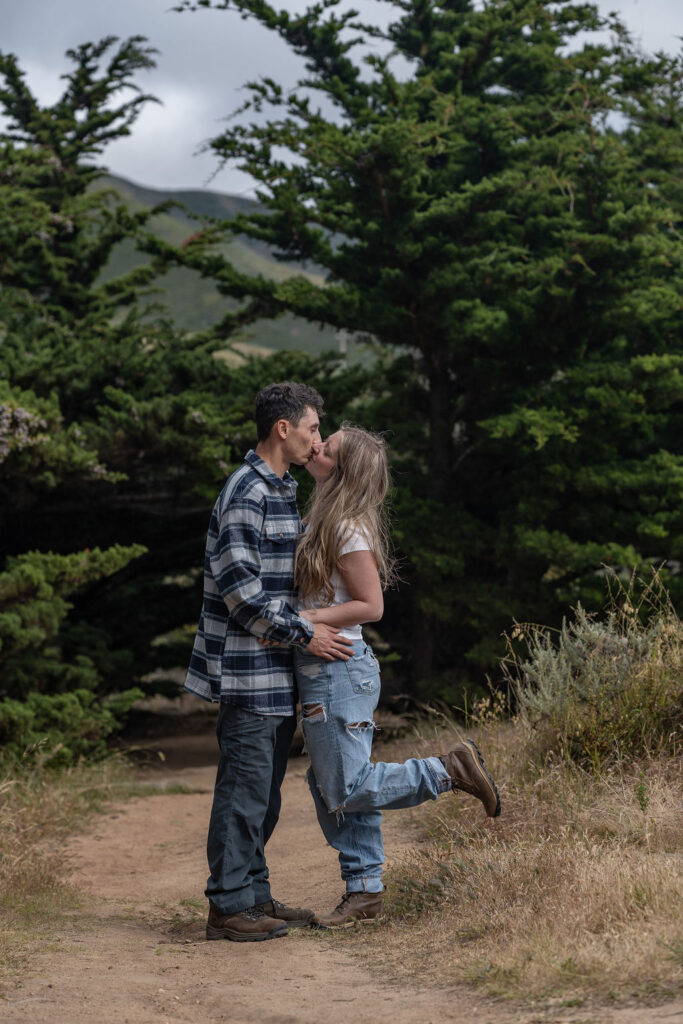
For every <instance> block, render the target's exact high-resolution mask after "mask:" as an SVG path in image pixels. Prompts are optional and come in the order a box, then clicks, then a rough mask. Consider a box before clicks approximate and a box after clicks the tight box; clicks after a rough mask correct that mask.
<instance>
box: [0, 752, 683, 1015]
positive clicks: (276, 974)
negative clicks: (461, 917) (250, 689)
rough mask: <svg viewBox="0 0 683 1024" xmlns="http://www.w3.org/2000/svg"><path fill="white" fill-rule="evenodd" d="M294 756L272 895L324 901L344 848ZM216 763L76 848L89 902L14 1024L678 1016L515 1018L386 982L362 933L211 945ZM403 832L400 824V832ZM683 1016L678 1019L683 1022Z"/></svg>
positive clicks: (406, 818)
mask: <svg viewBox="0 0 683 1024" xmlns="http://www.w3.org/2000/svg"><path fill="white" fill-rule="evenodd" d="M304 770H305V762H304V761H303V759H301V760H299V759H297V760H295V761H294V762H293V763H292V765H291V766H290V770H289V773H288V776H287V780H286V783H285V788H284V794H283V813H282V818H281V821H280V824H279V826H278V829H277V830H276V833H275V835H274V837H273V840H272V842H271V844H270V846H269V857H268V860H269V865H270V870H271V878H272V881H273V889H274V894H275V895H276V896H277V897H278V898H279V899H282V900H283V901H285V902H289V903H293V904H296V905H302V906H311V907H313V908H314V909H327V908H331V907H332V906H334V904H335V903H336V902H337V899H338V897H339V895H340V893H341V886H340V882H339V875H338V865H337V861H336V855H335V854H334V852H333V851H332V850H330V849H329V847H327V846H326V845H325V842H324V840H323V838H322V836H321V834H320V831H319V829H318V826H317V823H316V821H315V816H314V812H313V805H312V802H311V799H310V794H309V793H308V790H307V787H306V784H305V781H304ZM213 775H214V771H213V769H212V768H192V769H187V770H185V771H183V772H180V773H172V774H169V775H167V776H166V782H167V784H168V783H170V782H182V783H183V784H185V785H188V786H190V787H191V788H192V790H193V791H192V792H191V793H189V794H182V793H177V792H175V793H171V792H169V793H165V794H163V795H160V796H155V797H147V798H143V799H137V800H133V801H131V802H130V803H128V804H126V805H124V806H122V807H121V808H119V809H118V810H116V811H115V812H111V813H110V814H109V815H108V816H105V817H102V818H98V819H96V821H95V823H94V828H93V830H92V831H91V832H90V833H88V834H85V835H82V836H79V837H76V838H75V839H74V840H73V841H72V843H71V844H70V848H69V853H70V857H71V861H72V864H73V875H74V879H75V880H76V881H77V883H78V885H79V886H80V887H81V888H82V889H83V890H84V891H86V892H87V893H89V894H91V896H92V898H90V899H89V900H88V901H87V904H86V906H85V907H84V909H83V910H81V911H79V912H78V914H77V915H74V916H73V918H72V919H71V920H70V922H69V926H68V929H67V930H66V932H64V933H62V931H61V930H60V934H59V935H58V936H56V937H55V939H56V941H55V946H54V947H53V948H52V949H51V950H48V951H46V952H45V953H44V954H43V956H42V957H41V960H40V962H39V964H38V971H39V972H40V973H39V974H38V973H36V974H35V975H34V976H31V977H27V978H25V979H24V981H23V982H22V983H21V984H20V986H19V987H18V988H17V989H15V990H14V991H13V992H11V993H9V994H8V998H7V999H6V1000H5V1001H4V1002H3V1003H2V1004H0V1020H1V1021H3V1022H4V1024H20V1022H21V1024H27V1022H29V1021H30V1022H31V1024H48V1022H49V1024H91V1022H92V1024H94V1022H98V1024H99V1022H102V1024H110V1022H111V1024H198V1022H201V1024H214V1022H223V1021H228V1022H230V1024H251V1022H259V1024H321V1022H322V1024H342V1022H344V1024H348V1022H353V1024H431V1022H433V1024H444V1022H452V1024H465V1022H467V1024H473V1022H474V1024H508V1022H512V1021H524V1022H529V1024H531V1022H537V1021H538V1022H541V1021H550V1020H558V1019H561V1020H563V1021H567V1022H568V1021H570V1020H574V1021H576V1022H577V1024H578V1021H581V1024H589V1022H590V1024H612V1022H618V1024H650V1022H652V1024H655V1022H656V1024H673V1022H674V1021H675V1020H676V1017H677V1015H676V1013H675V1012H674V1013H673V1014H672V1010H674V1011H675V1008H674V1007H672V1006H671V1005H669V1006H668V1007H662V1008H661V1010H647V1009H640V1010H633V1011H628V1010H627V1011H621V1012H619V1013H618V1014H616V1013H612V1012H610V1011H607V1012H605V1013H603V1012H599V1013H597V1014H590V1013H589V1014H587V1013H586V1009H585V1008H584V1009H583V1011H582V1012H577V1011H573V1013H572V1012H571V1011H565V1012H564V1014H563V1015H562V1016H561V1017H560V1018H558V1017H557V1016H556V1015H555V1014H552V1015H549V1014H547V1013H546V1012H541V1011H539V1012H536V1013H532V1012H530V1011H526V1012H522V1011H519V1012H512V1011H509V1010H507V1009H505V1008H502V1007H501V1006H499V1005H496V1004H492V1003H487V1002H485V1001H483V1000H481V999H478V998H477V997H476V996H473V995H471V994H470V993H464V992H462V991H460V990H455V989H453V988H451V989H445V988H434V987H430V988H416V987H415V985H414V984H411V985H410V986H407V985H406V986H397V985H395V984H392V985H389V984H387V983H386V982H384V981H383V980H382V977H381V975H380V974H379V973H378V972H377V970H376V969H375V970H374V971H373V970H371V969H368V968H367V967H366V966H365V965H364V964H363V963H362V961H361V960H360V959H359V957H358V956H357V955H354V952H353V937H352V936H349V935H348V934H347V935H344V936H342V937H340V936H338V935H334V934H330V933H325V932H319V931H317V932H314V931H309V930H307V931H305V932H303V933H301V932H298V933H296V932H295V933H290V935H289V936H287V937H285V938H282V939H277V940H273V941H271V942H263V943H247V944H242V943H232V942H210V943H207V942H205V941H204V939H203V932H204V920H205V907H204V901H203V896H202V892H203V888H204V884H205V875H206V869H205V863H204V845H205V838H206V826H207V822H208V817H209V808H210V803H211V790H212V784H213ZM415 814H416V812H406V813H405V814H404V813H401V816H400V822H399V820H398V817H397V816H396V815H394V816H393V817H392V816H389V825H388V828H387V831H386V836H385V840H386V847H387V852H388V855H389V857H391V856H392V855H395V854H396V852H397V850H399V849H400V848H401V846H404V845H406V844H409V843H410V842H411V841H413V842H414V841H415V840H416V837H415V830H414V828H412V827H411V822H414V821H416V817H415ZM399 826H400V827H399ZM678 1020H681V1018H680V1017H678Z"/></svg>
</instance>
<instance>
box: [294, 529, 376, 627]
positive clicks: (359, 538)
mask: <svg viewBox="0 0 683 1024" xmlns="http://www.w3.org/2000/svg"><path fill="white" fill-rule="evenodd" d="M340 530H341V532H342V536H344V534H346V540H345V541H344V543H343V544H342V546H341V549H340V551H339V555H340V556H341V555H348V554H350V553H351V552H352V551H372V548H371V547H370V543H369V541H368V538H367V535H366V534H365V533H364V532H363V531H362V530H358V529H356V527H354V526H347V525H346V524H344V523H342V526H341V527H340ZM330 584H331V586H332V589H333V590H334V597H333V599H332V601H331V602H330V604H329V605H327V604H325V605H323V604H322V603H321V602H320V601H318V600H316V599H315V598H311V597H309V598H307V599H306V601H299V608H300V609H301V608H333V607H335V606H336V605H338V604H346V602H347V601H352V600H353V598H352V597H351V594H350V593H349V592H348V590H347V589H346V587H345V586H344V581H343V579H342V578H341V575H340V574H339V573H338V572H336V571H334V572H333V573H332V575H331V576H330ZM339 632H340V634H341V636H345V637H348V639H349V640H362V639H363V630H362V629H361V627H360V625H357V626H344V627H343V628H342V629H340V630H339Z"/></svg>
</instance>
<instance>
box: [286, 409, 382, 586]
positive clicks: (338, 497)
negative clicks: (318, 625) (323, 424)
mask: <svg viewBox="0 0 683 1024" xmlns="http://www.w3.org/2000/svg"><path fill="white" fill-rule="evenodd" d="M340 434H341V437H340V439H339V448H338V449H337V464H336V466H335V467H334V469H333V471H332V473H331V474H330V477H329V479H327V480H326V481H325V483H323V484H319V485H318V486H317V487H316V488H315V489H314V491H313V494H312V496H311V500H310V503H309V506H308V509H307V512H306V515H305V517H304V522H305V523H306V526H307V530H306V533H305V534H304V536H303V539H302V540H301V542H300V543H299V546H298V548H297V552H296V559H295V563H294V580H295V583H296V585H297V587H298V589H299V597H300V598H302V599H303V600H306V598H310V597H314V598H315V599H316V600H318V601H320V602H321V604H327V605H329V604H330V603H331V602H332V600H333V599H334V590H333V588H332V585H331V583H330V577H331V576H332V572H333V571H334V570H335V569H336V571H337V572H339V571H340V569H341V566H340V555H339V552H340V550H341V548H342V545H343V544H344V542H345V541H346V540H347V539H348V537H349V534H350V533H351V532H352V531H353V530H360V531H361V532H362V533H364V534H365V535H366V537H367V539H368V542H369V546H370V550H371V551H372V554H373V557H374V559H375V562H376V563H377V569H378V571H379V577H380V581H381V583H382V587H387V586H389V585H390V584H391V583H393V582H394V580H395V578H396V576H395V572H394V559H393V558H392V556H391V553H390V549H389V529H388V523H387V514H386V507H385V506H386V498H387V492H388V490H389V486H390V483H391V479H390V476H389V460H388V458H387V448H386V444H385V442H384V438H383V437H381V436H380V435H379V434H373V433H372V432H371V431H369V430H362V429H361V428H360V427H354V426H351V424H349V423H342V425H341V427H340Z"/></svg>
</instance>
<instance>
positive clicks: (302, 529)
mask: <svg viewBox="0 0 683 1024" xmlns="http://www.w3.org/2000/svg"><path fill="white" fill-rule="evenodd" d="M322 412H323V400H322V398H321V396H320V395H319V394H318V392H317V391H316V390H315V389H314V388H311V387H307V386H305V385H303V384H297V383H292V382H284V383H279V384H271V385H269V386H268V387H266V388H264V389H263V390H262V391H260V392H259V394H258V395H257V397H256V409H255V420H256V432H257V445H256V448H255V449H253V450H251V451H249V452H247V454H246V455H245V457H244V461H243V463H242V465H241V466H240V467H239V469H237V470H235V472H234V473H233V474H232V475H231V476H230V477H229V479H228V480H227V482H226V484H225V486H224V488H223V490H222V491H221V493H220V495H219V496H218V499H217V501H216V504H215V506H214V508H213V512H212V514H211V520H210V524H209V531H208V537H207V543H206V554H205V560H204V597H203V603H202V612H201V617H200V620H199V626H198V629H197V635H196V639H195V643H194V649H193V652H192V657H191V660H190V667H189V670H188V674H187V680H186V682H185V689H186V690H188V691H189V692H190V693H194V694H196V695H197V696H199V697H201V698H203V699H204V700H209V701H214V702H216V703H219V704H220V708H219V713H218V721H217V726H216V733H217V737H218V744H219V748H220V757H219V762H218V771H217V776H216V784H215V790H214V797H213V805H212V808H211V817H210V822H209V834H208V841H207V854H208V861H209V869H210V872H211V874H210V876H209V879H208V881H207V887H206V896H207V898H208V900H209V916H208V922H207V925H206V937H207V939H231V940H233V941H236V942H259V941H262V940H264V939H272V938H276V937H278V936H281V935H286V934H287V931H288V930H289V929H290V928H300V927H305V926H308V925H313V926H317V927H320V928H346V927H351V926H353V925H355V924H356V923H361V924H371V923H373V922H374V921H375V920H376V918H377V916H378V914H379V913H380V911H381V907H382V895H381V894H382V891H383V886H382V867H383V861H384V851H383V845H382V811H383V810H390V809H392V808H399V807H412V806H415V805H416V804H421V803H423V802H424V801H425V800H435V799H436V798H437V797H438V796H439V795H440V794H441V793H446V792H450V791H452V790H461V791H463V792H465V793H469V794H471V795H472V796H474V797H476V798H477V799H478V800H480V801H481V802H482V804H483V805H484V809H485V811H486V814H487V815H488V816H489V817H496V816H497V815H499V814H500V796H499V794H498V789H497V788H496V785H495V783H494V781H493V779H492V778H491V775H490V774H489V772H488V771H487V769H486V767H485V765H484V761H483V758H482V756H481V754H480V753H479V750H478V749H477V747H476V745H475V743H474V742H473V741H472V740H464V741H463V742H459V743H456V744H455V746H454V747H453V748H452V750H450V751H448V752H447V753H445V754H443V755H441V756H434V757H426V758H410V759H409V760H407V761H405V762H403V763H400V764H394V763H389V762H375V763H373V762H371V761H370V749H371V744H372V734H373V730H374V724H373V714H374V711H375V708H376V707H377V703H378V700H379V693H380V669H379V665H378V662H377V659H376V658H375V655H374V654H373V652H372V648H371V647H370V645H369V644H367V643H366V642H365V640H364V639H363V632H362V624H363V623H365V622H377V621H378V620H379V619H381V617H382V614H383V610H384V602H383V596H382V593H383V588H384V587H386V586H387V584H389V583H390V582H391V581H392V580H393V578H394V573H393V568H392V559H391V556H390V553H389V549H388V530H387V521H386V514H385V502H386V497H387V492H388V489H389V479H390V478H389V465H388V457H387V448H386V444H385V442H384V440H383V438H382V437H380V436H378V435H377V434H374V433H371V432H370V431H367V430H362V429H360V428H359V427H355V426H350V425H343V426H342V427H341V428H340V429H339V430H338V431H336V432H335V433H333V434H331V435H330V436H329V437H328V438H327V439H326V440H325V441H323V440H322V439H321V436H320V417H321V415H322ZM292 464H294V465H297V466H305V467H306V469H307V470H308V472H309V473H310V474H311V476H312V477H313V479H314V481H315V488H314V490H313V494H312V497H311V500H310V503H309V505H308V508H307V510H306V513H305V516H304V520H303V526H302V520H301V517H300V515H299V510H298V508H297V503H296V489H297V483H296V481H295V480H294V479H293V477H292V476H291V475H290V473H289V467H290V466H291V465H292ZM297 691H298V697H299V700H300V701H301V707H302V712H301V723H302V729H303V733H304V739H305V741H306V746H307V748H308V752H309V755H310V758H311V766H310V769H309V771H308V776H307V778H308V783H309V786H310V790H311V794H312V797H313V802H314V804H315V809H316V814H317V817H318V821H319V823H320V827H321V829H322V832H323V834H324V836H325V839H326V840H327V842H328V843H329V844H330V846H332V847H334V849H335V850H337V851H338V853H339V863H340V865H341V876H342V879H343V881H344V883H345V892H344V894H343V896H342V899H341V902H340V903H339V905H338V906H337V907H336V908H335V909H334V910H332V911H331V912H330V913H327V914H322V913H319V914H316V913H314V911H312V910H306V909H302V908H295V907H288V906H286V905H285V904H283V903H280V902H279V901H278V900H276V899H274V898H273V896H272V894H271V890H270V882H269V875H268V867H267V864H266V858H265V847H266V844H267V842H268V840H269V838H270V836H271V835H272V833H273V829H274V828H275V825H276V824H277V820H278V817H279V813H280V805H281V796H280V789H281V786H282V782H283V779H284V775H285V770H286V767H287V757H288V754H289V748H290V745H291V741H292V737H293V734H294V731H295V728H296V703H297Z"/></svg>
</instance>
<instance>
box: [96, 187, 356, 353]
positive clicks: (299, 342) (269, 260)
mask: <svg viewBox="0 0 683 1024" xmlns="http://www.w3.org/2000/svg"><path fill="white" fill-rule="evenodd" d="M100 183H101V185H102V186H104V187H107V188H112V189H114V190H115V191H116V192H117V193H118V194H119V195H120V196H121V198H122V199H123V200H124V202H125V203H126V205H128V206H129V207H130V208H131V209H133V210H140V209H143V208H148V209H149V208H150V207H153V206H156V205H157V204H159V203H162V202H165V201H167V200H171V201H172V202H175V203H178V204H182V205H179V206H177V207H174V208H172V209H170V210H167V211H166V212H165V213H161V214H158V215H157V216H155V217H153V218H152V220H151V222H150V227H151V230H152V231H154V232H155V233H156V234H158V235H159V236H160V237H161V238H163V239H164V240H165V241H167V242H171V243H173V244H175V245H179V244H180V243H181V242H182V241H184V239H186V238H187V237H188V236H189V235H191V234H192V233H193V232H194V231H196V230H197V229H198V227H199V224H198V222H197V220H196V219H195V217H209V218H215V219H219V220H227V219H231V218H232V217H234V216H236V215H237V214H238V213H247V212H248V211H249V210H252V209H254V208H257V207H258V204H257V203H256V202H254V200H252V199H246V198H243V197H241V196H231V195H228V194H225V193H221V192H211V191H209V190H208V189H178V190H177V191H172V190H168V189H154V188H148V187H146V186H143V185H137V184H135V183H133V182H131V181H127V180H126V179H125V178H119V177H116V176H115V175H107V176H105V177H103V178H102V179H101V180H100ZM193 215H194V216H193ZM223 252H224V253H225V255H226V256H227V257H228V258H229V259H230V261H231V262H232V263H233V264H234V266H235V267H236V268H237V269H238V270H240V271H242V272H243V273H249V274H263V276H264V277H269V278H272V279H273V280H284V279H285V278H287V277H291V276H292V275H293V274H301V273H303V274H305V275H306V276H307V277H310V278H311V280H314V281H316V282H322V280H323V277H322V274H321V273H320V272H319V271H318V269H317V268H310V267H302V266H301V265H297V264H291V263H283V262H281V261H279V260H276V259H275V258H274V257H273V256H272V255H271V253H270V251H269V250H268V247H267V246H266V245H265V244H263V243H262V242H258V241H254V240H252V239H248V238H245V237H244V236H240V237H238V238H235V239H233V240H232V241H230V242H229V243H227V244H226V245H224V246H223ZM144 261H145V257H144V255H141V254H139V253H137V252H136V251H135V248H134V246H133V245H132V243H130V242H123V243H121V245H119V246H118V247H117V248H116V249H115V250H114V253H113V255H112V258H111V260H110V261H109V264H108V266H107V269H106V271H105V277H107V278H108V277H115V276H117V275H118V274H121V273H124V272H125V271H127V270H130V269H131V268H132V267H134V266H137V265H139V264H141V263H143V262H144ZM153 298H154V299H155V300H156V301H158V302H159V303H161V304H162V305H163V306H165V307H166V308H167V309H168V310H169V312H170V313H171V315H172V317H173V319H174V321H175V323H177V324H178V326H179V327H181V328H184V329H186V330H189V331H196V330H202V329H203V328H206V327H208V326H210V325H211V324H212V323H214V322H215V321H216V320H218V319H219V318H220V317H221V316H222V315H223V314H224V313H225V312H227V311H228V310H230V309H232V308H234V305H235V303H234V301H233V300H231V299H228V298H225V297H224V296H222V295H220V294H219V293H218V291H217V290H216V288H215V286H214V284H213V283H212V282H211V281H207V280H202V279H201V278H200V277H199V276H198V275H197V274H194V273H193V272H192V271H190V270H185V269H183V268H178V269H175V270H172V271H170V272H169V273H168V274H166V275H164V277H162V278H160V279H159V281H158V282H157V285H156V288H155V295H154V296H153ZM235 341H237V342H241V343H246V344H247V346H249V345H254V346H257V347H258V348H259V349H263V348H265V349H272V350H274V351H275V350H282V349H298V350H301V351H304V352H311V353H318V352H322V351H326V350H328V349H334V348H336V347H337V341H336V338H335V332H334V331H333V330H332V329H331V328H323V329H322V330H321V329H320V328H319V327H318V326H317V324H311V323H308V322H307V321H305V320H300V319H298V318H296V317H292V316H289V315H285V316H282V317H280V318H278V319H277V320H261V321H258V322H257V323H255V324H252V325H250V327H249V328H247V329H245V330H244V331H242V332H241V333H240V334H239V336H236V337H235Z"/></svg>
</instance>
